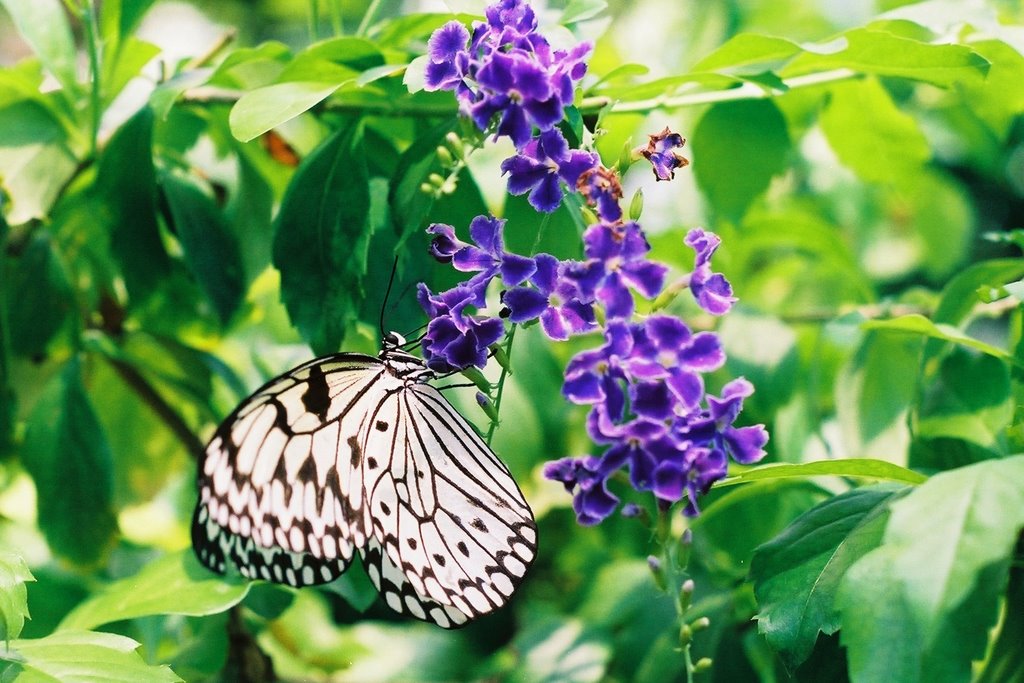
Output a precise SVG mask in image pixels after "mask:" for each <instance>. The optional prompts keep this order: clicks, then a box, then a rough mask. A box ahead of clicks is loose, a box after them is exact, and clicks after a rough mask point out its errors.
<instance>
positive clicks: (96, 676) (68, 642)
mask: <svg viewBox="0 0 1024 683" xmlns="http://www.w3.org/2000/svg"><path fill="white" fill-rule="evenodd" d="M138 647H139V644H138V643H137V642H135V641H134V640H132V639H131V638H125V637H124V636H118V635H114V634H113V633H94V632H92V631H62V632H60V633H54V634H53V635H49V636H46V637H45V638H39V639H35V640H16V641H14V642H12V643H11V649H10V650H9V651H8V652H7V653H0V659H5V660H7V661H9V662H16V667H17V668H13V667H12V668H8V669H7V670H6V671H4V672H3V675H4V680H5V681H24V682H25V683H29V682H31V683H58V682H60V681H103V682H109V683H114V682H115V681H132V682H133V683H172V682H174V681H180V680H181V679H180V678H178V677H177V676H176V675H175V674H174V672H173V671H171V670H170V669H169V668H167V667H166V666H154V665H150V664H147V663H146V662H145V660H143V659H142V657H140V656H139V654H138V653H137V652H136V651H135V650H136V649H138ZM15 671H17V673H15Z"/></svg>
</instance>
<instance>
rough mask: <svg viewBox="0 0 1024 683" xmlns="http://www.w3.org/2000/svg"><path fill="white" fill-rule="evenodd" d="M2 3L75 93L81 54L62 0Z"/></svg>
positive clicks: (42, 58) (0, 0)
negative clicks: (79, 55) (76, 47)
mask: <svg viewBox="0 0 1024 683" xmlns="http://www.w3.org/2000/svg"><path fill="white" fill-rule="evenodd" d="M0 4H3V6H4V8H5V9H6V10H7V12H8V13H9V14H10V15H11V19H13V20H14V26H15V27H16V28H17V29H18V33H20V34H21V36H22V38H24V39H25V42H26V43H28V44H29V46H30V47H31V48H32V51H33V52H35V53H36V55H37V56H38V57H39V61H41V62H42V63H43V66H44V67H45V68H46V70H47V71H49V72H50V73H52V74H53V75H54V77H56V79H57V80H58V81H59V82H60V84H61V85H62V86H64V88H65V89H67V90H69V91H71V92H72V93H74V92H75V91H76V89H77V87H78V80H77V78H76V71H77V68H78V67H77V64H78V53H77V50H76V49H75V40H74V38H73V37H72V35H71V27H70V25H69V24H68V18H67V14H65V13H64V7H63V5H62V4H61V2H60V0H0Z"/></svg>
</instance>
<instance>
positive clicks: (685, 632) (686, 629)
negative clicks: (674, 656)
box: [679, 624, 693, 647]
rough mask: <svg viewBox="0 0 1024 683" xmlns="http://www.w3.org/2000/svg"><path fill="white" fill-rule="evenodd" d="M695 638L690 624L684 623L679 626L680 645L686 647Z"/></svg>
mask: <svg viewBox="0 0 1024 683" xmlns="http://www.w3.org/2000/svg"><path fill="white" fill-rule="evenodd" d="M691 640H693V629H692V628H690V626H689V624H683V625H682V626H680V627H679V645H680V646H681V647H686V646H687V645H689V644H690V641H691Z"/></svg>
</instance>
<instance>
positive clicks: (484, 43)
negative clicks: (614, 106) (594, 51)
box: [425, 0, 591, 149]
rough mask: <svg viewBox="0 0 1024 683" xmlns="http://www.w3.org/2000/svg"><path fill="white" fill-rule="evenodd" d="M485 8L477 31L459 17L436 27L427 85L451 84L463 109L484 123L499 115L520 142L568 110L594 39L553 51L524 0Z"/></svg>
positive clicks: (500, 130) (483, 126)
mask: <svg viewBox="0 0 1024 683" xmlns="http://www.w3.org/2000/svg"><path fill="white" fill-rule="evenodd" d="M485 14H486V16H487V23H479V22H477V23H475V24H474V26H473V30H472V32H471V33H470V32H468V31H466V29H465V27H463V26H462V25H461V24H459V23H458V22H449V23H447V24H445V25H444V26H442V27H441V28H439V29H438V30H437V31H435V32H434V35H432V36H431V38H430V41H429V43H428V56H429V62H428V65H427V68H426V74H425V76H426V78H425V88H426V89H427V90H453V91H454V92H455V95H456V98H457V99H458V101H459V103H460V108H461V110H462V112H463V114H466V115H468V116H470V117H472V119H473V121H474V123H475V124H476V125H477V127H478V128H479V129H480V130H487V129H488V128H489V127H490V125H491V121H492V120H493V119H494V118H495V117H498V119H499V120H498V125H497V129H496V134H497V135H508V136H509V137H510V138H511V139H512V142H513V143H514V144H515V146H516V149H522V147H523V146H524V145H526V144H527V143H528V142H529V140H530V138H531V136H532V134H533V127H534V126H536V127H537V128H538V129H539V130H540V131H542V132H543V131H547V130H550V129H551V128H552V127H554V126H555V125H556V124H558V123H559V122H560V121H561V120H562V118H563V117H564V107H565V106H566V105H568V104H571V103H572V99H573V90H574V89H575V87H576V83H578V82H579V81H580V79H582V78H583V76H584V74H585V73H586V62H585V61H584V60H585V58H586V56H587V55H588V54H589V53H590V50H591V45H590V44H589V43H581V44H580V45H577V46H576V47H574V48H572V49H571V50H556V51H552V50H551V46H550V45H549V44H548V41H547V40H546V39H545V38H544V36H542V35H540V34H539V33H537V30H536V29H537V18H536V15H535V14H534V12H533V9H532V8H531V7H530V6H529V5H528V4H527V3H525V2H523V0H499V1H498V2H496V3H494V4H492V5H490V6H489V7H487V8H486V10H485ZM467 41H468V46H467Z"/></svg>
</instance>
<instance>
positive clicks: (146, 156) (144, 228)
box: [92, 107, 171, 304]
mask: <svg viewBox="0 0 1024 683" xmlns="http://www.w3.org/2000/svg"><path fill="white" fill-rule="evenodd" d="M152 145H153V112H152V111H151V110H150V109H149V108H148V107H143V108H142V109H140V110H139V112H138V113H137V114H135V115H134V116H133V117H132V118H130V119H129V120H128V121H126V122H125V123H124V125H122V126H121V127H120V128H119V129H118V130H117V132H116V133H114V136H113V137H112V138H111V140H110V142H109V143H108V144H107V146H106V148H105V149H104V150H103V154H102V156H101V157H100V161H99V170H98V173H97V178H96V185H95V186H94V188H93V192H92V199H93V200H94V202H95V203H96V207H95V211H96V213H97V220H98V221H100V222H101V224H103V225H105V226H109V230H110V251H111V253H112V254H113V256H114V259H115V260H116V261H117V263H118V264H119V265H120V266H121V273H122V274H123V276H124V281H125V286H126V287H127V288H128V294H129V296H130V297H131V301H132V303H133V304H135V303H141V302H142V301H144V300H145V299H147V298H148V297H149V296H150V295H151V294H152V293H153V292H154V291H156V289H157V288H158V287H159V286H160V285H161V284H162V283H163V282H164V280H166V279H167V277H168V276H169V275H170V272H171V262H170V258H169V257H168V256H167V251H166V250H165V249H164V244H163V240H162V238H161V236H160V227H159V224H158V223H157V218H156V196H157V195H156V172H155V170H154V168H153V150H152Z"/></svg>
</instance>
